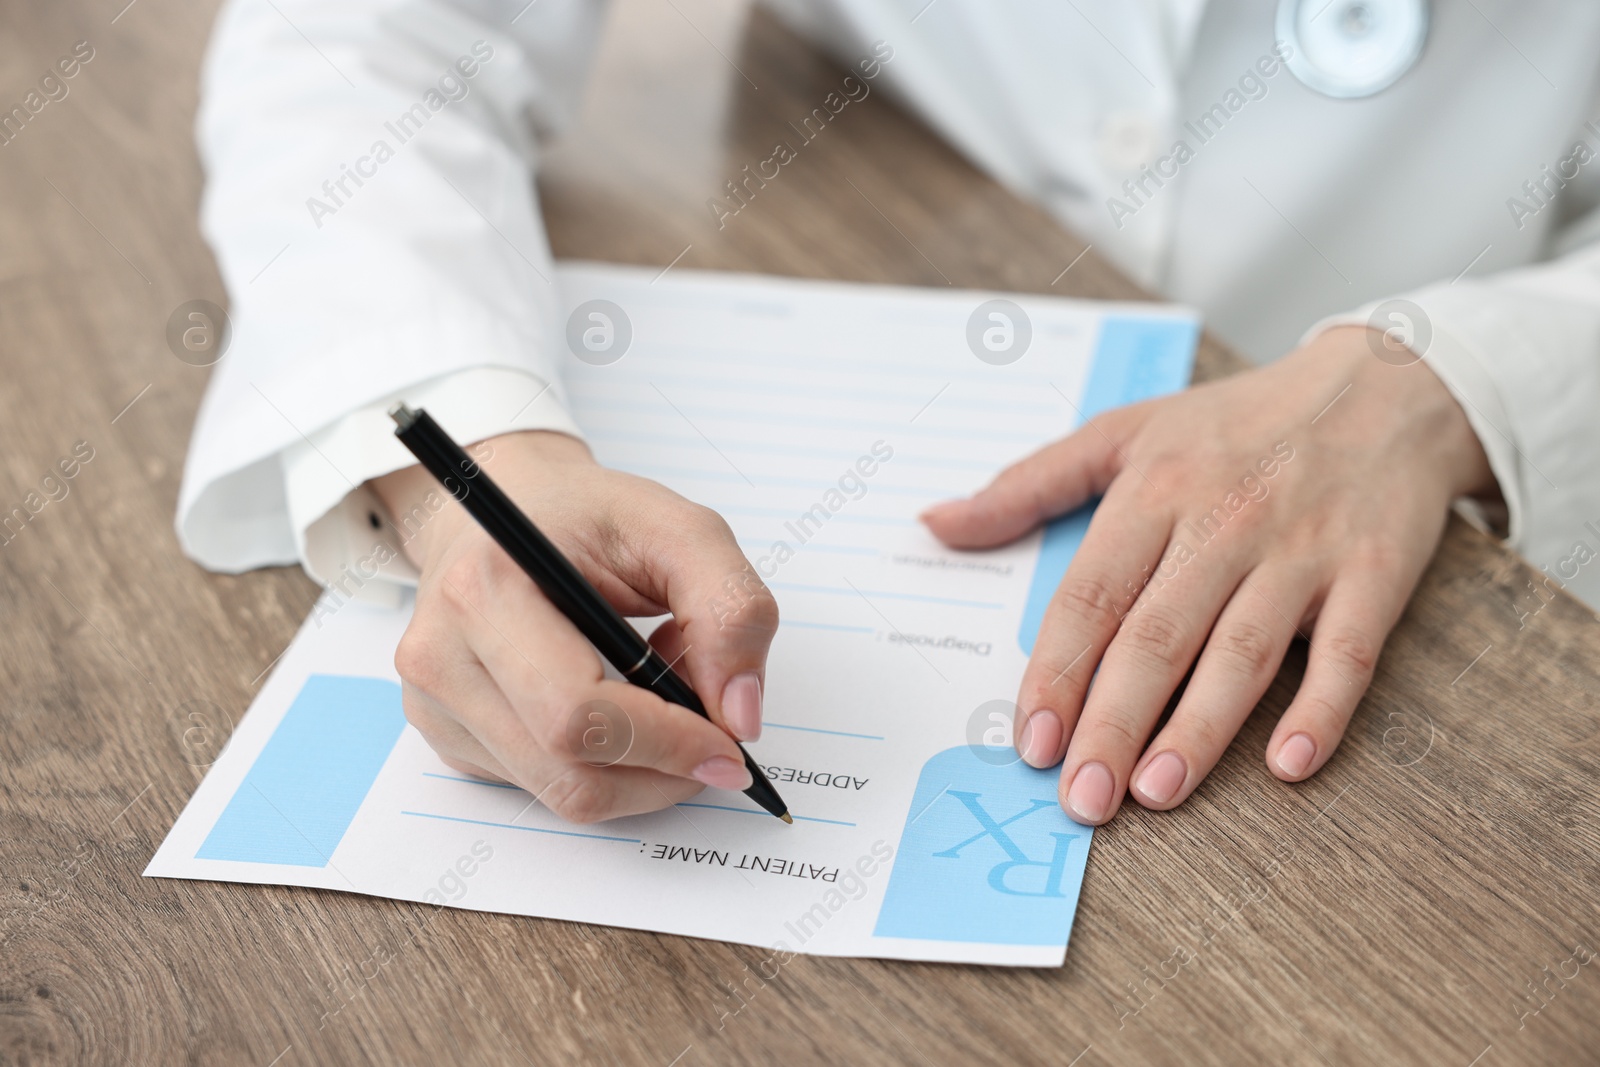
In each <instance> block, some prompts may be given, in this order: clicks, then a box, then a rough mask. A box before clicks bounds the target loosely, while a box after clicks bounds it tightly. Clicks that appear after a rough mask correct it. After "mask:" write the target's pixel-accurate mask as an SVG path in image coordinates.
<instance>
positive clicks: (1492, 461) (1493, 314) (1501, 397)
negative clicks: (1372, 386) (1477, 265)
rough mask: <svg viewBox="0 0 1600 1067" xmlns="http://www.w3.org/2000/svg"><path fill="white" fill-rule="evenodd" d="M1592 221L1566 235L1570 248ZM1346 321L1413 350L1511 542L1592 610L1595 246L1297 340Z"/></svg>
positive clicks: (1596, 509) (1597, 349)
mask: <svg viewBox="0 0 1600 1067" xmlns="http://www.w3.org/2000/svg"><path fill="white" fill-rule="evenodd" d="M1593 222H1594V220H1593V219H1590V220H1587V221H1586V222H1584V223H1581V224H1580V225H1579V226H1578V227H1576V228H1575V229H1574V230H1572V231H1569V233H1568V234H1567V238H1568V241H1567V243H1568V245H1569V246H1570V245H1571V243H1572V242H1571V240H1570V238H1571V237H1573V236H1575V235H1578V234H1579V233H1580V231H1581V232H1583V233H1587V232H1592V231H1593V228H1594V227H1593ZM1407 302H1408V303H1407ZM1408 304H1409V306H1408ZM1350 324H1371V325H1375V326H1377V327H1378V328H1380V329H1393V330H1395V331H1396V332H1397V336H1399V337H1401V338H1404V339H1405V340H1406V342H1407V343H1408V344H1410V345H1411V346H1412V348H1413V349H1414V350H1416V351H1420V353H1421V355H1422V358H1423V360H1424V361H1425V362H1426V363H1427V364H1428V366H1429V367H1431V368H1432V369H1433V370H1434V371H1435V372H1436V373H1437V374H1438V375H1439V377H1440V378H1441V379H1442V380H1443V381H1444V383H1445V385H1446V386H1447V387H1448V388H1449V389H1450V391H1451V393H1452V394H1453V395H1454V396H1455V398H1456V400H1457V401H1458V402H1459V403H1460V404H1461V408H1462V411H1463V412H1465V414H1466V416H1467V419H1468V421H1469V422H1470V423H1471V424H1472V428H1473V430H1474V431H1475V432H1476V433H1477V435H1478V440H1479V442H1480V443H1481V444H1482V445H1483V450H1484V453H1485V454H1486V455H1487V456H1488V459H1489V465H1490V467H1491V468H1492V470H1493V471H1494V475H1495V478H1496V479H1497V480H1498V481H1499V484H1500V491H1501V494H1502V495H1503V497H1504V499H1505V504H1506V510H1507V526H1508V542H1509V544H1510V546H1511V547H1513V548H1515V549H1516V550H1517V551H1519V552H1520V553H1522V555H1523V556H1524V557H1525V558H1527V559H1528V560H1529V561H1530V562H1532V563H1533V564H1534V565H1535V566H1536V567H1539V568H1541V569H1542V570H1544V572H1545V573H1546V575H1548V577H1549V578H1550V579H1551V580H1552V582H1553V583H1554V584H1555V585H1556V586H1557V587H1570V588H1571V591H1572V592H1574V593H1576V594H1577V595H1578V596H1579V597H1581V598H1582V599H1584V600H1586V601H1587V602H1589V603H1591V604H1595V603H1600V244H1596V243H1593V242H1590V243H1581V244H1579V245H1578V247H1576V248H1574V249H1573V250H1571V251H1569V252H1567V253H1566V254H1565V255H1561V256H1558V257H1556V258H1553V259H1551V260H1548V261H1546V262H1543V263H1539V264H1536V265H1533V266H1529V267H1523V268H1519V269H1516V270H1510V271H1505V272H1503V273H1498V274H1490V275H1486V276H1484V277H1482V278H1474V277H1472V276H1471V275H1470V274H1468V275H1466V276H1463V277H1461V278H1458V279H1455V280H1453V281H1445V282H1439V283H1436V284H1433V285H1429V286H1427V287H1425V288H1422V289H1419V290H1416V291H1414V292H1410V293H1406V294H1403V295H1402V296H1400V297H1398V298H1396V299H1395V300H1392V301H1380V302H1375V303H1373V304H1369V305H1367V306H1365V307H1362V308H1357V309H1356V310H1354V311H1352V312H1349V313H1348V314H1343V315H1337V316H1334V317H1332V318H1329V319H1326V320H1324V321H1322V322H1320V323H1318V324H1317V325H1316V326H1314V327H1313V328H1312V330H1311V331H1310V332H1309V333H1308V334H1307V335H1306V336H1307V339H1309V338H1310V337H1311V336H1314V335H1315V334H1317V333H1319V332H1321V331H1322V330H1325V329H1328V328H1330V327H1332V326H1337V325H1350ZM1543 595H1544V596H1545V597H1546V598H1547V597H1548V594H1543ZM1527 599H1528V601H1529V605H1532V606H1534V607H1537V606H1538V605H1539V604H1540V600H1539V599H1538V598H1537V597H1533V596H1530V597H1528V598H1527Z"/></svg>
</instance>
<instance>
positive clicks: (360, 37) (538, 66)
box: [177, 0, 604, 583]
mask: <svg viewBox="0 0 1600 1067" xmlns="http://www.w3.org/2000/svg"><path fill="white" fill-rule="evenodd" d="M603 15H604V5H603V3H600V2H599V0H538V2H537V3H533V4H529V3H527V2H526V0H506V2H500V0H475V2H472V0H459V2H444V0H339V2H337V3H328V2H327V0H228V2H227V3H226V4H225V5H224V7H223V9H222V12H221V14H220V16H219V17H218V20H217V24H216V27H215V30H214V31H213V37H212V41H211V47H210V51H209V53H208V55H207V58H206V62H205V65H204V68H203V71H202V103H201V109H200V114H199V118H198V120H197V131H196V132H197V137H198V141H199V147H200V156H201V162H202V164H203V166H204V168H205V173H206V189H205V194H204V200H203V204H202V209H201V226H202V230H203V232H204V234H205V237H206V239H207V241H208V242H209V243H210V244H211V247H212V249H213V250H214V252H215V254H216V258H217V261H218V264H219V267H220V269H221V273H222V277H223V281H224V283H225V285H226V287H227V292H228V298H229V303H230V309H229V311H230V317H231V320H232V340H231V344H230V346H229V347H228V349H227V350H226V352H225V353H224V354H223V355H222V357H221V359H220V361H219V362H218V363H217V364H216V366H215V368H214V370H213V373H212V378H211V381H210V384H209V387H208V389H207V392H206V395H205V397H204V400H203V401H202V403H201V407H200V413H199V416H198V418H197V420H196V424H195V428H194V432H193V436H192V438H191V441H190V446H189V455H188V460H187V463H186V466H185V471H184V481H183V487H182V490H181V492H180V496H179V505H178V515H177V528H178V535H179V538H180V540H181V542H182V544H183V546H184V549H185V551H187V552H188V553H189V555H190V556H192V557H193V558H194V559H195V560H197V561H198V562H200V563H201V564H203V565H205V566H207V567H210V568H213V569H216V570H224V571H230V572H236V571H241V570H246V569H249V568H252V567H258V566H263V565H269V564H282V563H292V562H295V561H296V560H301V561H303V562H306V563H307V564H308V567H309V568H310V569H311V570H312V572H313V574H314V575H315V576H317V577H319V578H320V579H322V580H323V581H324V582H329V583H331V582H333V580H334V578H335V576H336V575H335V572H337V571H339V570H340V567H341V565H342V564H343V563H345V562H348V561H349V560H353V559H358V558H361V557H363V556H370V555H371V554H372V548H373V539H372V538H371V537H370V536H369V535H370V533H371V530H370V529H367V524H368V523H369V522H370V520H371V514H370V512H371V508H370V506H369V505H370V503H371V501H370V499H368V498H366V497H365V496H364V495H363V494H364V492H365V491H364V490H362V489H361V488H360V487H361V486H362V485H363V484H364V483H365V482H366V481H367V480H368V479H370V478H373V477H376V476H378V475H381V474H385V473H388V472H389V471H392V470H395V469H398V468H400V467H402V466H406V465H408V464H409V463H410V462H412V460H411V458H410V456H409V454H408V453H406V452H405V450H404V449H403V448H402V447H401V446H400V445H399V444H398V442H396V441H395V440H394V439H393V437H392V436H391V434H390V432H389V431H390V429H391V427H390V426H389V425H388V420H387V419H386V418H384V417H383V411H384V409H385V408H386V406H387V405H388V404H389V403H390V402H391V401H392V400H394V399H397V398H401V397H403V398H405V399H407V400H409V401H412V402H414V403H421V404H424V405H427V406H429V407H430V409H434V410H435V411H436V414H437V416H439V417H440V419H441V422H442V423H443V424H444V425H445V427H446V428H447V429H449V430H451V431H452V432H454V433H456V434H457V435H458V436H460V437H461V438H462V439H463V440H466V441H474V440H481V439H482V438H484V437H488V436H492V435H494V434H498V433H504V432H508V431H511V430H517V429H550V430H559V431H564V432H568V433H576V432H577V431H576V427H575V426H574V425H573V423H572V420H571V418H570V417H569V416H568V415H567V413H566V408H565V404H564V400H563V397H562V392H561V387H560V383H559V380H558V367H559V360H558V351H559V346H560V344H561V337H562V335H563V329H562V326H561V324H560V323H559V322H558V321H557V317H558V314H559V311H558V308H559V304H558V301H557V298H556V293H555V289H554V286H553V284H552V276H553V275H552V269H551V261H550V253H549V248H548V244H547V241H546V237H545V233H544V228H543V224H542V222H541V219H540V216H539V212H538V209H537V205H536V201H535V195H534V189H533V179H532V175H533V172H534V169H535V166H536V163H537V160H538V154H539V151H540V146H541V144H542V143H543V141H544V139H545V138H546V137H547V136H548V135H549V134H551V133H552V132H554V131H555V130H557V129H558V128H559V127H560V125H561V124H562V123H563V121H565V120H566V119H567V118H568V117H569V116H570V114H571V113H572V112H573V110H574V109H575V106H576V100H577V95H578V92H579V88H580V85H581V82H582V77H583V74H584V72H585V69H586V67H587V65H588V62H589V58H590V56H591V55H592V53H593V50H594V45H595V42H596V39H597V37H598V31H599V27H600V23H601V21H602V18H603ZM324 518H328V519H330V520H332V523H333V525H332V526H330V524H329V523H326V522H324V523H321V525H320V526H319V520H321V519H324ZM356 524H359V525H360V526H361V527H362V528H364V529H367V532H366V533H365V534H357V533H356V532H355V526H356ZM336 527H337V528H336ZM318 531H320V533H319V532H318ZM319 538H320V548H319V543H318V542H319ZM313 558H316V559H317V560H318V562H317V563H316V564H315V565H313V564H312V560H313ZM401 566H402V569H403V565H401ZM400 577H403V575H400Z"/></svg>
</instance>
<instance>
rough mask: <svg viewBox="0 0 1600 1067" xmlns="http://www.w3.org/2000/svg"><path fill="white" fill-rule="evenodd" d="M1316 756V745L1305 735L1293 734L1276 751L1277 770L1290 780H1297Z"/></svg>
mask: <svg viewBox="0 0 1600 1067" xmlns="http://www.w3.org/2000/svg"><path fill="white" fill-rule="evenodd" d="M1316 755H1317V743H1316V742H1315V741H1313V740H1311V738H1309V737H1307V736H1306V735H1305V734H1295V735H1294V736H1293V737H1291V738H1289V740H1287V741H1285V742H1284V743H1283V747H1282V748H1280V749H1278V769H1279V770H1280V771H1282V772H1283V773H1284V774H1287V775H1288V776H1289V777H1290V778H1299V777H1300V776H1301V775H1303V774H1305V773H1306V768H1307V767H1310V766H1311V761H1312V760H1313V759H1315V758H1316Z"/></svg>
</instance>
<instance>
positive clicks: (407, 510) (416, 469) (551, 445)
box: [367, 430, 594, 569]
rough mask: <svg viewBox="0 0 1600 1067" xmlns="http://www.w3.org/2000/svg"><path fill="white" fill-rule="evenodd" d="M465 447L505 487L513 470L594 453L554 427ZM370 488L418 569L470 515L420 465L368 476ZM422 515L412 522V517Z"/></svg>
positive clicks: (587, 459)
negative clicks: (377, 475)
mask: <svg viewBox="0 0 1600 1067" xmlns="http://www.w3.org/2000/svg"><path fill="white" fill-rule="evenodd" d="M465 451H466V453H467V455H468V456H469V457H471V459H472V460H473V461H474V462H476V463H477V464H478V466H479V467H480V468H482V469H483V470H484V471H485V472H487V473H488V474H489V475H490V477H492V478H494V479H495V481H496V482H498V483H500V485H501V486H502V488H505V489H506V490H507V491H508V492H509V491H510V486H509V485H508V484H507V483H508V481H509V479H510V476H511V475H512V474H513V472H527V471H542V472H545V473H555V472H558V471H560V470H562V469H567V468H572V467H575V466H593V465H594V457H593V456H592V455H591V454H590V452H589V448H588V446H587V445H585V444H584V443H583V442H582V441H580V440H578V439H577V438H575V437H572V436H571V435H569V434H565V433H561V432H559V431H554V430H523V431H518V432H516V433H508V434H500V435H498V436H496V437H488V438H485V439H483V440H482V441H476V442H473V443H472V444H469V445H466V446H465ZM367 484H368V486H370V487H371V489H372V491H373V493H374V494H375V495H376V496H377V497H378V499H379V501H380V502H381V503H382V504H383V507H384V509H385V510H386V511H388V513H389V516H388V517H389V521H390V523H391V524H392V525H393V526H394V528H395V529H396V530H398V531H399V532H400V539H401V547H402V550H403V551H404V552H405V554H406V558H407V559H409V560H410V561H411V562H412V563H413V564H415V565H416V566H417V568H418V569H423V568H425V567H426V565H427V562H428V560H429V558H431V556H432V555H433V553H434V552H435V551H436V550H437V548H438V547H439V546H441V545H444V544H447V543H448V542H449V541H450V540H451V538H452V537H453V535H454V534H455V532H456V531H457V530H459V529H460V528H461V524H462V523H471V522H472V518H471V516H469V515H468V514H467V512H466V511H465V509H463V508H462V507H461V506H460V505H459V504H456V503H455V501H453V500H452V499H451V498H450V494H449V493H448V492H446V491H445V490H444V489H443V488H442V487H441V486H440V485H439V483H438V481H436V480H435V479H434V477H433V475H432V474H430V473H429V472H428V471H427V470H426V469H425V468H423V467H422V466H421V465H420V464H413V465H411V466H409V467H402V468H401V469H400V470H397V471H391V472H390V473H388V474H385V475H382V476H380V477H377V478H374V479H372V480H371V481H369V482H368V483H367ZM418 516H424V517H425V518H423V519H421V520H420V521H418V520H417V519H416V518H415V517H418Z"/></svg>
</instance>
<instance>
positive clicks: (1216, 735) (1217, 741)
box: [1184, 715, 1233, 754]
mask: <svg viewBox="0 0 1600 1067" xmlns="http://www.w3.org/2000/svg"><path fill="white" fill-rule="evenodd" d="M1184 729H1185V733H1187V735H1188V737H1187V738H1186V741H1185V747H1186V748H1188V750H1189V751H1191V752H1197V753H1208V752H1215V753H1219V754H1220V753H1221V752H1222V750H1223V749H1225V748H1227V747H1228V742H1230V741H1232V740H1233V736H1232V735H1231V734H1225V733H1224V732H1223V727H1222V725H1221V724H1220V723H1219V722H1218V721H1217V720H1216V719H1214V718H1212V717H1211V716H1209V715H1196V716H1195V717H1194V720H1193V721H1192V722H1189V723H1186V724H1185V728H1184Z"/></svg>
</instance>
